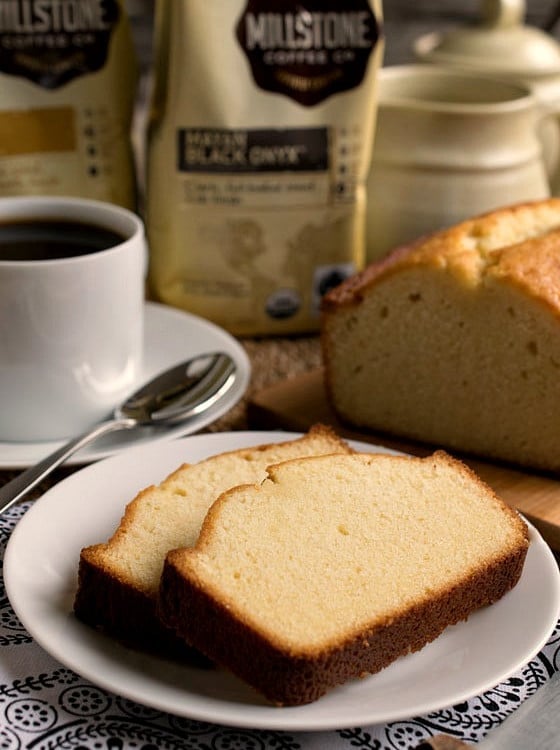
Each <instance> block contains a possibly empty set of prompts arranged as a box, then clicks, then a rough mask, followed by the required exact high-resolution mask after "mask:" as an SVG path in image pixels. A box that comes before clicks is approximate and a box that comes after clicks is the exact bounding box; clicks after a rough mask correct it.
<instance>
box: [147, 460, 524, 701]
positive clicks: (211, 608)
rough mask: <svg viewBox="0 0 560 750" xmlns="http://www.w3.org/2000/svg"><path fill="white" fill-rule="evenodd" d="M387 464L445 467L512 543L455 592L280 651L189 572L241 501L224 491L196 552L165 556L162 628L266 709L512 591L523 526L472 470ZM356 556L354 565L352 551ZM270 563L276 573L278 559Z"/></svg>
mask: <svg viewBox="0 0 560 750" xmlns="http://www.w3.org/2000/svg"><path fill="white" fill-rule="evenodd" d="M376 458H377V457H373V460H374V461H375V460H376ZM385 458H386V457H385ZM360 459H363V460H364V461H366V462H367V461H369V460H371V459H372V456H368V455H366V454H364V455H361V456H360V457H359V458H358V460H360ZM305 460H309V459H304V461H305ZM390 460H391V461H392V462H393V468H394V471H395V472H396V473H398V472H399V471H400V470H403V471H404V472H406V464H407V463H408V462H414V463H416V464H424V465H425V466H426V467H430V466H432V467H435V466H436V465H447V467H448V468H449V469H451V470H453V471H454V472H456V475H457V477H458V478H459V477H460V478H461V480H460V481H462V482H463V481H464V482H467V483H468V484H469V486H470V487H471V488H472V489H471V491H474V489H475V488H479V489H480V490H482V492H483V493H484V496H485V498H486V501H487V502H488V504H493V505H495V506H497V507H498V508H499V512H500V513H503V514H504V516H505V517H507V519H508V521H507V523H508V525H510V526H511V527H512V528H514V529H515V537H516V542H515V544H509V545H507V547H505V546H504V548H503V549H502V551H501V553H500V554H499V555H496V556H495V557H494V558H493V559H491V560H489V561H486V562H485V563H484V564H480V565H479V566H478V568H476V569H473V570H472V572H470V573H469V574H468V575H462V576H461V578H460V579H459V580H458V581H456V582H455V583H453V584H450V585H448V586H447V587H445V588H438V589H437V590H434V591H430V592H423V593H419V594H418V596H417V597H416V598H415V600H414V603H413V604H411V605H407V606H404V605H403V607H402V609H401V610H400V611H396V612H395V611H394V612H393V613H392V614H391V615H390V616H388V615H387V616H385V615H384V616H381V617H380V616H379V615H377V614H372V617H371V623H372V624H371V625H370V626H369V627H365V628H358V629H357V630H356V629H355V628H352V629H347V630H345V632H343V633H340V634H339V636H337V637H331V638H330V639H329V641H328V643H327V644H326V645H325V644H324V643H323V645H321V646H318V645H316V644H314V645H313V646H302V647H301V648H297V647H295V646H287V645H286V643H285V642H284V641H283V640H282V639H281V638H278V637H276V634H275V633H270V632H268V633H266V632H265V631H264V630H261V629H260V628H259V627H258V626H256V625H254V624H252V623H251V622H250V621H249V619H247V618H246V617H244V616H243V614H242V613H241V612H240V611H236V605H235V599H234V598H233V599H230V592H229V591H227V592H226V591H225V590H224V589H220V588H215V587H214V586H213V585H212V584H210V583H209V582H208V581H205V580H204V579H203V578H201V577H199V574H198V571H197V567H196V558H197V554H198V553H199V552H200V553H202V554H204V553H206V551H207V547H211V545H212V541H213V535H214V533H215V529H216V527H217V526H218V525H219V523H220V516H221V512H222V507H224V508H225V507H227V504H228V503H230V502H233V503H234V504H235V501H236V497H238V496H239V494H240V492H239V490H240V488H237V489H233V490H230V491H227V492H225V493H224V494H223V495H221V496H220V498H219V499H218V500H217V501H216V502H215V503H214V505H213V506H212V508H211V509H210V511H209V513H208V514H207V516H206V519H205V522H204V524H203V528H202V530H201V534H200V536H199V540H198V543H197V545H196V547H195V548H191V549H188V550H174V551H172V552H170V553H169V554H168V555H167V558H166V562H165V566H164V571H163V575H162V578H161V585H160V594H159V608H160V615H161V618H162V620H163V621H164V622H165V623H166V624H167V625H168V626H169V627H170V628H172V629H174V630H175V631H176V633H177V635H178V636H179V637H181V638H183V639H184V640H185V642H187V643H189V644H190V645H192V646H194V647H195V648H196V649H198V650H200V651H201V652H202V653H203V654H205V655H207V656H208V657H209V658H211V659H212V660H213V661H215V662H217V663H218V664H222V665H223V666H225V667H227V668H228V669H230V670H231V671H232V672H233V673H234V674H236V675H237V676H238V677H240V678H241V679H243V680H245V681H246V682H248V683H249V684H250V685H252V686H253V687H254V688H255V689H256V690H258V691H259V692H260V693H262V694H263V695H264V696H265V697H266V698H267V699H268V700H269V701H271V702H272V703H275V704H278V705H300V704H305V703H309V702H311V701H314V700H316V699H317V698H319V697H320V696H321V695H323V694H324V693H325V692H327V691H328V690H329V689H331V688H333V687H335V686H337V685H340V684H343V683H344V682H347V681H348V680H351V679H355V678H358V677H363V676H366V675H368V674H373V673H375V672H378V671H379V670H381V669H383V668H384V667H386V666H388V665H389V664H390V663H392V662H393V661H394V660H395V659H397V658H399V657H400V656H403V655H405V654H407V653H410V652H413V651H417V650H419V649H421V648H422V647H423V646H425V645H426V644H427V643H429V642H431V641H433V640H434V639H435V638H437V637H438V636H439V635H440V634H441V633H442V632H443V630H444V629H445V628H446V627H448V626H449V625H451V624H455V623H457V622H460V621H461V620H465V619H467V617H468V616H469V615H470V614H471V613H472V612H473V611H475V610H476V609H479V608H480V607H483V606H486V605H489V604H492V603H493V602H495V601H497V600H498V599H500V598H501V597H502V596H503V595H504V594H505V593H506V592H507V591H509V590H510V589H511V588H512V587H513V586H515V585H516V584H517V582H518V580H519V577H520V575H521V572H522V569H523V564H524V561H525V557H526V553H527V549H528V546H529V536H528V529H527V526H526V524H525V522H524V521H523V520H522V519H521V517H520V516H519V514H518V513H517V512H516V511H515V510H513V509H512V508H511V507H509V506H508V505H507V504H506V503H504V501H503V500H501V498H499V497H498V496H497V495H496V494H495V493H494V492H493V491H492V490H491V489H490V488H489V487H487V485H485V484H484V483H483V482H482V481H481V480H480V479H479V478H478V476H477V475H476V474H475V473H474V472H473V471H472V470H471V469H469V468H468V467H466V466H465V465H464V464H462V463H461V462H459V461H457V460H455V459H453V458H451V457H450V456H449V455H448V454H446V453H445V452H443V451H437V452H436V453H435V454H434V455H433V456H431V457H428V458H426V459H417V458H410V457H405V456H392V457H390ZM292 463H293V464H297V463H298V459H295V460H290V461H287V462H285V463H283V464H280V465H278V467H275V466H272V467H270V468H269V471H268V473H269V478H270V480H271V481H272V482H275V481H276V480H277V479H278V477H277V469H280V470H282V471H285V468H286V466H287V465H289V464H292ZM241 494H242V493H241ZM303 494H304V495H305V490H303ZM228 518H229V516H228ZM228 528H229V527H228ZM263 533H264V530H263ZM249 553H250V550H248V554H249ZM357 555H358V557H357V559H360V558H359V551H357ZM277 559H279V561H280V568H279V569H280V572H281V555H278V558H277ZM191 560H192V561H193V563H194V564H193V565H191ZM232 644H234V646H233V647H232Z"/></svg>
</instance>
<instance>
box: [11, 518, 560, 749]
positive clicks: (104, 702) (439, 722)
mask: <svg viewBox="0 0 560 750" xmlns="http://www.w3.org/2000/svg"><path fill="white" fill-rule="evenodd" d="M26 509H27V506H26V505H25V504H23V505H21V506H19V507H16V508H14V509H12V510H11V511H9V512H8V513H6V514H5V515H4V516H3V517H1V518H0V556H1V558H2V560H3V557H4V550H5V548H6V544H7V541H8V537H9V535H10V533H11V531H12V529H13V527H14V526H15V524H16V522H17V520H18V519H19V518H20V517H21V516H22V515H23V513H24V512H25V510H26ZM496 635H497V637H499V635H498V634H496ZM558 669H560V624H559V625H557V627H556V630H555V631H554V633H553V634H552V636H551V637H550V639H549V641H548V643H547V644H546V646H545V647H544V648H543V650H542V651H541V652H540V653H539V654H538V655H537V656H536V657H535V658H534V659H533V660H532V661H531V662H530V663H529V664H527V665H526V666H525V667H524V668H523V669H522V670H520V671H519V672H518V673H517V674H515V675H514V676H513V677H511V678H510V679H509V680H507V681H506V682H504V683H502V684H501V685H498V686H497V687H496V688H494V689H493V690H490V691H488V692H487V693H484V694H483V695H480V696H477V697H476V698H472V699H471V700H469V701H467V702H464V703H460V704H458V705H455V706H453V707H451V708H447V709H445V710H442V711H438V712H436V713H433V714H428V715H425V716H416V717H411V718H410V719H409V720H407V721H398V722H393V723H390V724H386V725H376V726H368V727H355V728H353V729H344V730H340V731H329V732H309V733H307V732H306V733H292V732H279V731H259V730H257V729H255V730H245V729H235V728H229V727H225V726H218V725H212V724H206V723H203V722H199V721H189V720H187V719H184V718H179V717H177V716H172V715H170V714H166V713H162V712H161V711H156V710H153V709H151V708H147V707H145V706H141V705H138V704H136V703H133V702H131V701H129V700H126V699H124V698H121V697H119V696H118V695H113V694H111V693H108V692H106V691H105V690H102V689H101V688H98V687H96V686H95V685H92V684H91V683H89V682H87V681H85V680H84V679H82V678H81V677H80V676H79V675H77V674H75V673H74V672H72V671H71V670H69V669H66V668H65V667H63V666H62V665H61V664H59V663H58V662H56V661H55V660H54V659H52V658H51V657H50V656H49V655H48V654H47V653H45V652H44V651H43V650H42V649H41V648H40V647H39V646H38V645H37V644H36V643H35V642H34V641H33V639H32V638H31V637H30V636H29V635H28V634H27V633H26V631H25V629H24V628H23V626H22V625H21V623H20V622H19V621H18V619H17V617H16V616H15V614H14V612H13V610H12V608H11V606H10V603H9V601H8V598H7V596H6V592H5V589H4V582H3V578H2V579H0V750H24V748H26V749H29V750H54V749H55V748H61V750H62V749H63V750H360V749H363V750H366V749H367V750H411V749H412V748H414V747H416V745H418V744H420V743H421V742H422V740H424V739H427V738H428V737H431V736H432V735H435V734H438V733H440V732H446V733H448V734H452V735H454V736H456V737H458V738H460V739H462V740H463V741H465V742H467V743H472V744H475V743H477V742H479V741H480V740H481V739H482V738H483V737H484V736H485V735H486V734H487V733H488V732H490V731H491V730H492V729H493V728H495V727H496V726H497V725H498V724H500V723H501V722H502V721H503V720H504V719H505V718H506V717H507V716H508V714H510V713H512V712H513V711H514V710H515V709H516V708H517V707H518V706H519V705H520V704H521V703H522V702H523V701H524V700H525V699H526V698H528V697H529V696H530V695H532V694H533V693H534V692H535V691H536V690H537V689H538V688H539V686H541V685H542V684H543V683H545V682H546V681H547V680H548V679H549V678H550V676H551V675H552V674H553V673H554V672H555V671H557V670H558Z"/></svg>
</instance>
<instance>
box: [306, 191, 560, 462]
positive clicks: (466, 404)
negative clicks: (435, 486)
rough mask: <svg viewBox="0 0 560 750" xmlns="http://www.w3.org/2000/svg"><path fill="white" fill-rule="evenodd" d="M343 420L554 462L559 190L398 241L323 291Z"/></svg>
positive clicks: (325, 343) (330, 382) (455, 446)
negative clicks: (554, 195)
mask: <svg viewBox="0 0 560 750" xmlns="http://www.w3.org/2000/svg"><path fill="white" fill-rule="evenodd" d="M321 341H322V350H323V360H324V367H325V383H326V389H327V394H328V398H329V400H330V402H331V404H332V406H333V408H334V410H335V411H336V413H337V415H338V416H339V417H340V419H341V420H343V421H344V422H346V423H349V424H352V425H354V426H358V427H365V428H370V429H373V430H377V431H383V432H386V433H390V434H393V435H395V436H399V437H407V438H412V439H414V440H419V441H423V442H427V443H430V444H432V445H434V446H436V447H444V448H446V449H448V450H459V451H463V452H465V453H472V454H478V455H480V456H483V457H491V458H495V459H500V460H503V461H507V462H513V463H515V464H519V465H524V466H528V467H533V468H537V469H545V470H550V471H554V472H557V471H559V470H560V433H559V425H560V200H559V199H550V200H545V201H539V202H534V203H527V204H523V205H517V206H513V207H507V208H504V209H501V210H497V211H493V212H491V213H488V214H485V215H484V216H480V217H477V218H474V219H471V220H468V221H465V222H463V223H461V224H459V225H457V226H454V227H452V228H450V229H447V230H444V231H441V232H438V233H436V234H433V235H431V236H429V237H427V238H425V239H422V240H419V241H417V242H416V243H413V244H411V245H409V246H405V247H401V248H398V249H397V250H395V251H394V252H393V253H391V254H389V255H388V256H387V257H386V258H384V259H382V260H380V261H378V262H375V263H373V264H372V265H370V266H369V267H368V268H367V269H365V271H363V272H362V273H361V274H358V275H356V276H355V277H353V278H351V279H348V280H347V281H346V282H343V283H342V284H341V285H340V286H339V287H337V288H336V289H334V290H332V291H331V292H330V293H329V294H328V295H326V297H325V299H324V300H323V308H322V323H321Z"/></svg>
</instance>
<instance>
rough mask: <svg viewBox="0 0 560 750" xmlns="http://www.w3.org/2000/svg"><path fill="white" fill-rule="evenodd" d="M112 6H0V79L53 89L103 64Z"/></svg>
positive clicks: (58, 2) (23, 2) (2, 1)
mask: <svg viewBox="0 0 560 750" xmlns="http://www.w3.org/2000/svg"><path fill="white" fill-rule="evenodd" d="M119 16H120V8H119V4H118V1H117V0H0V73H5V74H7V75H13V76H20V77H24V78H27V79H29V80H30V81H33V83H36V84H38V85H39V86H41V87H42V88H46V89H56V88H59V87H60V86H63V85H64V84H65V83H68V82H69V81H71V80H73V79H74V78H77V77H78V76H82V75H85V74H87V73H94V72H95V71H98V70H100V69H102V68H103V67H104V65H105V63H106V61H107V55H108V52H109V44H110V41H111V33H112V31H113V29H114V28H115V26H116V24H117V22H118V20H119Z"/></svg>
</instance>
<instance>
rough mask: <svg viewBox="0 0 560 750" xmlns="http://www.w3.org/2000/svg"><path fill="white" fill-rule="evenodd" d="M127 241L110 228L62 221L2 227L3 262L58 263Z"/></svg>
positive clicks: (0, 254) (12, 223)
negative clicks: (61, 260)
mask: <svg viewBox="0 0 560 750" xmlns="http://www.w3.org/2000/svg"><path fill="white" fill-rule="evenodd" d="M125 239H126V237H124V236H123V235H122V234H119V233H118V232H115V231H114V230H112V229H108V228H107V227H103V226H99V225H96V224H86V223H84V222H81V221H72V220H68V219H59V218H52V219H51V218H44V219H43V218H41V219H39V218H36V219H35V218H33V219H25V220H17V221H9V222H5V223H0V261H3V260H4V261H6V260H8V261H29V260H56V259H62V258H73V257H77V256H79V255H89V254H90V253H96V252H99V251H100V250H107V249H108V248H110V247H114V246H115V245H119V244H120V243H121V242H123V241H124V240H125Z"/></svg>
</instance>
